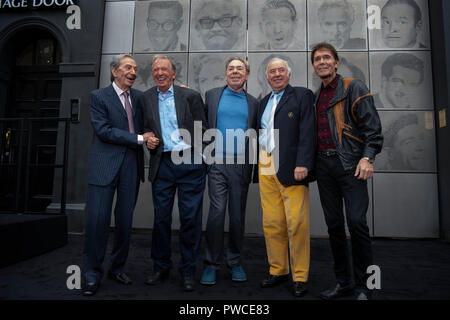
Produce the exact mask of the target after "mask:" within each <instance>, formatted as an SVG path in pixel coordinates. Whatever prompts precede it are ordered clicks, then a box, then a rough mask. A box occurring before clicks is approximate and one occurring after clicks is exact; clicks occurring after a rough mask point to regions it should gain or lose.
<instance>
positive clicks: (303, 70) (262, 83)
mask: <svg viewBox="0 0 450 320" xmlns="http://www.w3.org/2000/svg"><path fill="white" fill-rule="evenodd" d="M306 56H307V54H306V52H295V53H294V52H282V53H267V52H266V53H250V54H249V58H248V61H249V63H250V76H249V79H248V92H249V93H250V94H252V95H253V96H255V97H256V98H258V99H260V98H263V97H264V96H265V95H266V94H268V93H269V92H271V90H272V89H271V88H270V86H269V83H268V82H267V64H268V63H269V61H270V60H271V59H273V58H275V57H278V58H281V59H283V60H285V61H287V63H288V64H289V66H290V67H291V69H292V74H291V79H290V82H289V84H290V85H291V86H302V87H306V85H307V66H306V59H307V58H306Z"/></svg>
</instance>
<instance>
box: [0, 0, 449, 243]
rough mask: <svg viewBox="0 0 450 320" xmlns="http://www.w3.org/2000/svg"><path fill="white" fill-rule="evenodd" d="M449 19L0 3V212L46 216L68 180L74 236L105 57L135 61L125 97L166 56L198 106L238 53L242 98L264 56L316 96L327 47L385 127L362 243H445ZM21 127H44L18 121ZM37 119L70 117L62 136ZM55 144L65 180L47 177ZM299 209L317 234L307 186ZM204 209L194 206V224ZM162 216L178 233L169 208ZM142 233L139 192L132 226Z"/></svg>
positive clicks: (277, 3)
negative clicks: (246, 68) (313, 59)
mask: <svg viewBox="0 0 450 320" xmlns="http://www.w3.org/2000/svg"><path fill="white" fill-rule="evenodd" d="M449 10H450V4H448V3H447V2H446V1H427V0H405V1H388V0H333V1H331V0H273V1H270V0H229V1H213V0H174V1H171V0H162V1H161V0H151V1H133V0H130V1H87V0H78V1H76V0H73V1H71V0H33V1H12V0H10V1H0V17H1V18H0V54H1V56H2V59H1V60H0V70H1V76H0V118H1V119H2V122H0V129H1V134H2V137H1V143H2V145H1V152H2V154H1V159H0V160H1V163H0V164H1V180H2V190H1V193H0V197H1V198H0V204H1V208H0V209H1V211H8V210H10V211H11V210H19V211H21V210H22V211H23V210H25V209H28V210H29V211H37V212H43V211H51V210H53V211H58V209H59V208H60V206H61V205H60V204H61V186H62V185H63V184H62V179H63V176H64V170H66V173H67V175H66V177H67V189H66V194H67V197H66V202H67V204H66V208H67V209H66V213H67V216H68V220H69V230H72V231H81V230H82V229H83V223H84V222H83V221H84V214H85V212H84V210H85V204H86V192H87V182H86V181H87V155H88V152H89V147H90V142H91V140H92V129H91V126H90V121H89V103H88V97H89V92H90V91H92V90H93V89H96V88H98V87H103V86H106V85H109V84H110V71H109V63H110V62H111V60H112V57H113V56H114V55H116V54H121V53H132V54H133V56H134V57H135V59H136V61H137V63H138V69H139V70H138V79H137V80H136V82H135V86H134V87H135V88H137V89H140V90H146V89H148V88H150V87H151V86H153V80H152V75H151V70H150V64H151V58H152V56H153V55H154V54H155V53H165V54H167V55H168V56H170V57H171V58H173V59H174V61H175V62H176V64H177V79H176V82H177V83H179V84H186V85H188V86H189V87H191V88H193V89H195V90H198V91H199V92H201V93H202V95H204V93H205V91H206V90H208V89H210V88H212V87H216V86H221V85H224V84H225V81H224V73H225V65H224V63H225V60H226V58H227V57H229V56H231V55H239V56H242V57H244V58H246V59H248V61H249V63H250V66H251V73H250V78H249V82H248V91H249V92H250V93H251V94H253V95H254V96H256V97H262V96H264V95H265V94H267V93H268V90H269V87H268V86H267V82H266V79H265V67H266V65H267V62H268V60H269V59H270V58H271V57H273V56H279V57H281V58H283V59H285V60H286V61H288V63H289V64H290V66H291V67H292V70H293V72H292V77H291V84H293V85H300V86H305V87H309V88H310V89H312V90H313V91H315V90H316V89H317V88H318V85H319V84H320V81H319V80H318V79H317V78H316V76H315V75H314V72H313V69H312V67H311V64H310V62H309V61H310V60H309V56H310V50H311V48H312V47H313V46H314V44H316V43H318V42H321V41H327V42H330V43H332V44H333V45H335V46H336V47H337V48H338V51H339V54H340V58H341V60H340V66H339V70H338V73H340V74H342V75H343V76H345V77H352V78H359V79H361V80H363V81H364V82H365V83H366V84H367V86H368V87H369V88H370V90H371V92H372V93H373V94H374V98H375V101H376V106H377V109H378V112H379V114H380V117H381V120H382V124H383V134H384V136H385V143H384V147H383V151H382V153H381V154H380V155H379V156H378V157H377V159H376V162H375V174H374V177H373V179H371V180H370V182H369V193H370V207H369V212H368V222H369V227H370V231H371V235H372V236H375V237H408V238H439V237H441V238H444V239H449V238H450V203H449V200H448V199H447V198H448V197H446V195H448V194H450V192H449V190H448V188H449V186H448V182H449V181H450V172H449V169H448V168H447V167H446V166H445V163H448V161H449V156H450V155H449V149H450V148H448V141H449V140H448V139H449V138H450V132H449V129H448V113H449V109H448V105H449V103H448V102H449V92H450V91H449V84H448V81H447V77H448V75H449V74H450V73H449V71H450V69H449V68H450V63H449V61H450V51H449V50H450V34H449V31H448V30H450V28H449V26H448V24H449V22H448V21H447V20H448V19H446V18H450V13H449ZM399 13H402V14H401V15H399ZM430 17H433V19H431V18H430ZM446 27H447V28H446ZM30 117H31V118H42V119H41V120H33V121H31V122H30V121H28V122H20V120H17V119H22V118H30ZM48 118H60V119H62V118H68V119H71V121H70V125H69V130H65V126H67V124H66V122H64V121H59V120H55V119H54V120H51V119H50V120H49V119H48ZM8 119H9V120H8ZM20 126H22V127H21V128H22V129H23V128H25V127H24V126H26V128H25V129H23V130H21V129H20V128H19V127H20ZM23 132H25V133H23ZM65 137H67V141H68V143H67V146H68V156H67V159H66V161H65V163H66V169H64V168H61V167H60V166H58V164H60V163H61V161H62V160H63V159H64V147H63V146H64V138H65ZM147 157H148V153H147ZM21 159H22V160H21ZM147 159H148V158H147ZM63 162H64V161H63ZM146 162H147V161H146ZM49 164H53V165H54V166H49ZM18 173H20V177H19V179H17V174H18ZM23 186H25V192H22V193H21V192H20V190H21V188H22V187H23ZM310 197H311V233H312V235H313V236H326V235H327V230H326V225H325V222H324V218H323V213H322V209H321V206H320V201H319V196H318V190H317V186H316V184H315V183H313V184H311V192H310ZM25 200H26V201H25ZM23 203H26V208H24V207H23V205H22V204H23ZM208 208H209V200H208V197H207V196H205V199H204V209H203V211H204V219H203V220H204V224H206V217H207V213H208ZM173 214H174V225H173V228H175V229H177V228H178V225H179V221H178V211H177V208H176V206H175V209H174V213H173ZM152 224H153V206H152V198H151V185H150V183H149V182H146V183H145V184H143V185H141V189H140V194H139V199H138V204H137V207H136V211H135V218H134V224H133V226H134V227H135V228H151V227H152ZM246 232H247V233H251V234H262V210H261V206H260V201H259V189H258V185H257V184H253V185H251V186H250V190H249V199H248V203H247V219H246Z"/></svg>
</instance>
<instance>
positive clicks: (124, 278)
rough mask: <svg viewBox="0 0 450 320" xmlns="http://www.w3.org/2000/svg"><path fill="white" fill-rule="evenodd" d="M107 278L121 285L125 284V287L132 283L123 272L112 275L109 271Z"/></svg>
mask: <svg viewBox="0 0 450 320" xmlns="http://www.w3.org/2000/svg"><path fill="white" fill-rule="evenodd" d="M108 278H109V279H111V280H114V281H117V282H119V283H121V284H126V285H129V284H131V282H132V281H131V279H130V277H128V276H127V275H126V273H125V272H121V273H112V272H111V271H110V272H108Z"/></svg>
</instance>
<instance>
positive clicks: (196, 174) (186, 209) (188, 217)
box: [151, 153, 206, 276]
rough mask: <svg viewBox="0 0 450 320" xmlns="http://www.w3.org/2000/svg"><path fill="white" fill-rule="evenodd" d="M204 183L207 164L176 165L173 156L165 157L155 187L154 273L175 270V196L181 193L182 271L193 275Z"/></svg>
mask: <svg viewBox="0 0 450 320" xmlns="http://www.w3.org/2000/svg"><path fill="white" fill-rule="evenodd" d="M205 180H206V166H205V165H204V164H174V163H173V162H172V160H171V157H170V153H163V155H162V157H161V163H160V166H159V170H158V174H157V176H156V178H155V180H154V181H153V183H152V195H153V204H154V213H155V220H154V224H153V235H152V253H151V256H152V259H153V262H154V271H161V272H165V271H169V270H170V269H171V268H172V260H171V244H170V242H171V226H172V209H173V203H174V199H175V192H176V191H178V210H179V214H180V251H181V261H180V265H179V271H180V273H181V274H182V275H183V276H186V275H192V274H194V272H195V267H196V265H197V262H198V258H199V256H200V241H201V236H202V208H203V192H204V191H205Z"/></svg>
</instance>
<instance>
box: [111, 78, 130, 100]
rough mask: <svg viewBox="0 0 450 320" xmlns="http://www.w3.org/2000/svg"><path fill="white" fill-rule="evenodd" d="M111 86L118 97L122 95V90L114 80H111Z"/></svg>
mask: <svg viewBox="0 0 450 320" xmlns="http://www.w3.org/2000/svg"><path fill="white" fill-rule="evenodd" d="M112 86H113V88H114V91H116V93H117V95H118V96H119V97H121V96H122V93H124V92H125V91H124V90H122V89H120V88H119V87H118V86H117V84H116V83H115V82H114V81H113V83H112ZM126 91H128V92H130V90H126Z"/></svg>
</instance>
